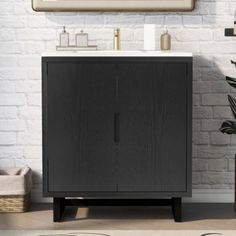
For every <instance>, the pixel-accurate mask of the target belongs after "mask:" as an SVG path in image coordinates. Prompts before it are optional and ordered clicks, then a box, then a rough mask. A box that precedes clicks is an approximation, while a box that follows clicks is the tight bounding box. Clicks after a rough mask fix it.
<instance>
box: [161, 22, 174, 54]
mask: <svg viewBox="0 0 236 236" xmlns="http://www.w3.org/2000/svg"><path fill="white" fill-rule="evenodd" d="M160 41H161V50H170V49H171V36H170V34H169V33H168V30H167V27H166V26H165V27H164V31H163V34H162V35H161V40H160Z"/></svg>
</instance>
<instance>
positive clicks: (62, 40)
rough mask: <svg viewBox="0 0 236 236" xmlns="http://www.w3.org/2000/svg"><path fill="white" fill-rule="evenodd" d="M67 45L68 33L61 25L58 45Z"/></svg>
mask: <svg viewBox="0 0 236 236" xmlns="http://www.w3.org/2000/svg"><path fill="white" fill-rule="evenodd" d="M68 46H69V33H67V32H66V27H65V26H63V31H62V32H61V33H60V47H68Z"/></svg>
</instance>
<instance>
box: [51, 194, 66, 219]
mask: <svg viewBox="0 0 236 236" xmlns="http://www.w3.org/2000/svg"><path fill="white" fill-rule="evenodd" d="M64 209H65V198H57V197H56V198H53V221H54V222H60V221H61V217H62V215H63V212H64Z"/></svg>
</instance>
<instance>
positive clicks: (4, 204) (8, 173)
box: [0, 167, 32, 212]
mask: <svg viewBox="0 0 236 236" xmlns="http://www.w3.org/2000/svg"><path fill="white" fill-rule="evenodd" d="M31 178H32V177H31V169H30V168H29V167H23V168H8V169H0V186H1V188H0V212H25V211H28V209H29V204H30V192H31V186H32V179H31Z"/></svg>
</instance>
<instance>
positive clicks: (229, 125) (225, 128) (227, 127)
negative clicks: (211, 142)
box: [220, 120, 236, 134]
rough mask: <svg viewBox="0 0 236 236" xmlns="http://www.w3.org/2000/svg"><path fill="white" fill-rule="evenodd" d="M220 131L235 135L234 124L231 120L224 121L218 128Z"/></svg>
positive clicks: (235, 127)
mask: <svg viewBox="0 0 236 236" xmlns="http://www.w3.org/2000/svg"><path fill="white" fill-rule="evenodd" d="M220 131H221V132H222V133H226V134H236V122H235V121H231V120H226V121H224V122H223V124H222V125H221V127H220Z"/></svg>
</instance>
